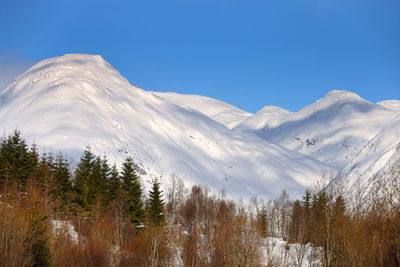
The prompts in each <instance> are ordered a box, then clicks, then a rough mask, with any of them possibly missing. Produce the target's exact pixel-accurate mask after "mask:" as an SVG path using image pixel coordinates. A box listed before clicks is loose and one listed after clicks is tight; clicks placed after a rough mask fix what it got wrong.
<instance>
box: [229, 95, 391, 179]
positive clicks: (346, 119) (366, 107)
mask: <svg viewBox="0 0 400 267" xmlns="http://www.w3.org/2000/svg"><path fill="white" fill-rule="evenodd" d="M386 103H387V104H373V103H371V102H368V101H366V100H364V99H362V98H361V97H359V96H358V95H356V94H354V93H351V92H346V91H338V90H334V91H331V92H329V93H328V94H327V95H326V96H325V97H323V98H321V99H319V100H318V101H317V102H315V103H314V104H311V105H309V106H307V107H305V108H303V109H302V110H300V111H299V112H296V113H291V112H288V111H286V110H283V109H280V108H266V109H263V110H261V111H260V112H258V113H257V114H256V115H254V116H253V117H251V118H249V119H247V120H246V121H244V122H242V123H241V124H239V125H238V126H237V127H236V129H238V130H240V131H242V132H253V133H255V134H257V135H258V136H260V137H261V138H264V139H265V140H267V141H268V142H271V143H275V144H279V145H282V146H284V147H286V148H288V149H291V150H295V151H297V152H300V153H303V154H306V155H309V156H312V157H314V158H316V159H318V160H320V161H322V162H325V163H327V164H329V165H330V166H332V168H333V169H335V170H336V171H339V170H341V169H342V168H344V166H346V165H347V164H348V163H350V162H351V161H352V160H353V158H354V157H356V156H357V154H358V152H359V151H360V149H361V148H362V147H363V146H364V145H365V144H366V143H367V142H368V141H369V140H370V139H371V138H373V137H374V136H375V135H377V134H378V133H379V132H380V131H381V130H382V129H383V128H384V127H385V126H386V125H387V124H389V123H390V122H391V121H392V120H393V119H394V118H396V117H397V116H398V115H399V114H398V113H396V109H397V106H396V105H395V103H396V102H395V101H392V102H386ZM389 106H390V108H389ZM259 113H260V114H259ZM250 122H251V123H250Z"/></svg>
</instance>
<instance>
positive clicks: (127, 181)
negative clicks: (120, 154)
mask: <svg viewBox="0 0 400 267" xmlns="http://www.w3.org/2000/svg"><path fill="white" fill-rule="evenodd" d="M121 180H122V190H123V191H124V192H125V195H126V198H127V202H128V216H129V217H130V218H131V221H132V222H133V223H134V224H135V225H136V226H137V227H139V226H141V225H142V223H143V220H144V207H143V200H142V187H141V185H140V181H139V176H138V175H137V174H136V171H135V168H134V164H133V160H132V158H131V157H128V158H126V160H125V162H124V163H123V164H122V173H121Z"/></svg>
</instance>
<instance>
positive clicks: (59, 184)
mask: <svg viewBox="0 0 400 267" xmlns="http://www.w3.org/2000/svg"><path fill="white" fill-rule="evenodd" d="M53 173H54V180H55V184H56V189H55V192H54V193H55V195H56V197H57V198H59V199H60V200H61V202H62V204H63V205H66V204H67V202H68V201H69V199H70V195H71V192H72V184H71V173H70V170H69V163H68V161H67V160H66V159H65V157H64V156H63V154H62V153H61V152H60V153H59V154H58V155H57V156H56V159H55V162H54V166H53Z"/></svg>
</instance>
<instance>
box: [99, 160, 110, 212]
mask: <svg viewBox="0 0 400 267" xmlns="http://www.w3.org/2000/svg"><path fill="white" fill-rule="evenodd" d="M110 175H111V168H110V166H109V165H108V160H107V157H106V156H103V158H102V159H101V169H100V188H99V190H100V194H101V199H102V205H103V206H104V207H106V206H107V205H108V204H109V197H108V188H109V183H110Z"/></svg>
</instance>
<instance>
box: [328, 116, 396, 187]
mask: <svg viewBox="0 0 400 267" xmlns="http://www.w3.org/2000/svg"><path fill="white" fill-rule="evenodd" d="M399 163H400V116H399V117H397V118H396V119H394V120H393V121H392V122H391V123H389V124H388V125H387V126H386V127H384V128H383V129H382V130H381V131H380V132H379V133H378V134H377V135H376V136H375V137H374V138H372V139H371V140H370V141H368V142H367V143H366V144H365V146H364V147H363V148H362V149H361V151H360V152H359V153H358V155H357V156H356V157H355V158H354V159H353V160H352V161H351V162H350V163H349V164H348V165H347V166H346V167H344V168H343V170H341V171H340V172H339V173H338V175H337V176H336V178H335V180H334V182H340V183H341V184H342V185H343V186H344V187H345V188H347V189H349V190H348V191H349V192H350V193H352V192H355V193H359V192H361V193H362V192H368V190H369V189H372V186H373V184H374V182H376V179H386V178H389V176H391V175H392V171H393V168H395V167H397V168H400V164H399ZM395 164H397V166H395ZM396 179H398V178H397V177H396Z"/></svg>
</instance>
